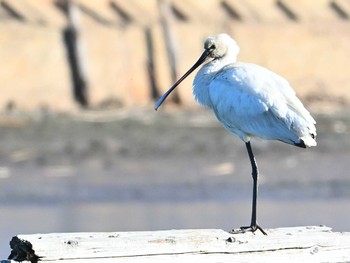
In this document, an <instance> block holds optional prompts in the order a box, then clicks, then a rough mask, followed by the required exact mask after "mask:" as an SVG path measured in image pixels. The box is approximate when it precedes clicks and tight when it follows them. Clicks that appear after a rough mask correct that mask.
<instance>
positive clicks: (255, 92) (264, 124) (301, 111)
mask: <svg viewBox="0 0 350 263" xmlns="http://www.w3.org/2000/svg"><path fill="white" fill-rule="evenodd" d="M209 97H210V100H211V105H212V107H213V110H214V112H215V114H216V116H217V118H218V119H219V120H220V121H221V123H222V124H223V126H224V127H225V128H226V129H228V130H229V131H231V132H233V133H235V134H237V135H238V136H239V137H240V138H241V139H243V140H245V141H247V140H249V139H250V137H260V138H264V139H274V140H281V141H285V142H287V143H299V142H300V138H302V137H304V136H309V135H310V134H314V135H316V128H315V125H314V124H315V123H316V122H315V120H314V119H313V118H312V116H311V115H310V113H309V112H308V111H307V110H306V109H305V107H304V106H303V104H302V103H301V102H300V100H299V99H298V98H297V97H296V95H295V92H294V90H293V89H292V88H291V86H290V85H289V83H288V82H287V81H286V80H285V79H284V78H282V77H281V76H279V75H277V74H275V73H273V72H271V71H269V70H267V69H265V68H263V67H260V66H258V65H255V64H247V63H236V64H231V65H227V66H226V67H225V68H224V69H222V70H220V72H219V73H218V74H217V75H216V76H215V77H214V79H213V80H212V81H211V83H210V85H209Z"/></svg>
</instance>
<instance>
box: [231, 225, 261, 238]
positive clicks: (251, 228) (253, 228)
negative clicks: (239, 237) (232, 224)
mask: <svg viewBox="0 0 350 263" xmlns="http://www.w3.org/2000/svg"><path fill="white" fill-rule="evenodd" d="M257 230H260V232H261V233H263V234H264V235H266V236H267V234H266V232H265V231H264V229H262V228H261V227H260V226H259V225H257V224H255V225H251V226H241V227H240V228H239V229H237V230H235V229H232V230H231V231H230V233H231V234H242V233H245V232H252V233H254V232H255V231H257Z"/></svg>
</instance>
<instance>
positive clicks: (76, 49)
mask: <svg viewBox="0 0 350 263" xmlns="http://www.w3.org/2000/svg"><path fill="white" fill-rule="evenodd" d="M63 10H64V11H65V12H66V15H67V18H68V26H67V27H66V29H65V30H64V33H63V35H64V42H65V44H66V49H67V57H68V62H69V66H70V71H71V78H72V84H73V94H74V98H75V100H76V101H77V102H78V103H79V104H80V105H81V106H83V107H87V106H88V104H89V100H88V86H89V82H88V76H87V63H86V58H85V56H84V52H83V51H84V50H83V47H82V40H81V30H80V14H79V12H80V11H79V8H78V6H77V5H76V3H75V2H74V0H65V2H64V7H63Z"/></svg>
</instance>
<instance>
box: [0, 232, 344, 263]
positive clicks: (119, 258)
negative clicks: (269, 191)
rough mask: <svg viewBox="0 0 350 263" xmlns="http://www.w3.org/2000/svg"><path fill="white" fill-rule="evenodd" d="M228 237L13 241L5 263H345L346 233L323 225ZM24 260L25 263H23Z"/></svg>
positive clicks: (66, 236) (119, 235) (136, 235)
mask: <svg viewBox="0 0 350 263" xmlns="http://www.w3.org/2000/svg"><path fill="white" fill-rule="evenodd" d="M266 232H267V234H268V235H267V236H265V235H262V234H261V233H260V232H257V233H255V234H254V233H251V232H247V233H240V234H231V233H229V232H225V231H223V230H220V229H196V230H193V229H189V230H167V231H145V232H112V233H61V234H35V235H19V236H16V237H13V238H12V240H11V242H10V245H11V248H12V252H11V255H10V257H9V260H4V261H1V263H5V262H17V261H22V262H32V263H35V262H38V260H39V262H50V263H73V262H74V263H82V262H85V263H92V262H99V263H104V262H128V263H130V262H147V263H148V262H149V263H150V262H152V263H154V262H167V263H169V262H204V263H206V262H208V263H209V262H349V261H350V233H348V232H347V233H339V232H332V231H331V229H330V228H328V227H325V226H307V227H290V228H276V229H266ZM25 260H30V261H25Z"/></svg>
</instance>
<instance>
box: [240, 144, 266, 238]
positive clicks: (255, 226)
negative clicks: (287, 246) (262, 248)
mask: <svg viewBox="0 0 350 263" xmlns="http://www.w3.org/2000/svg"><path fill="white" fill-rule="evenodd" d="M245 145H246V147H247V151H248V155H249V160H250V164H251V166H252V177H253V201H252V218H251V221H250V226H243V227H241V229H240V230H238V231H233V233H242V232H246V231H252V232H255V231H256V230H260V231H261V233H263V234H264V235H267V234H266V232H265V231H264V230H263V229H262V228H261V227H260V226H259V225H258V224H257V219H256V217H257V216H256V210H257V197H258V175H259V171H258V165H257V163H256V161H255V157H254V154H253V150H252V147H251V146H250V142H247V143H246V144H245Z"/></svg>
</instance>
